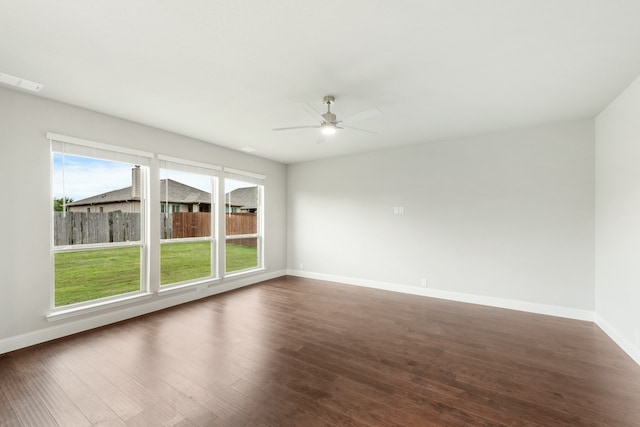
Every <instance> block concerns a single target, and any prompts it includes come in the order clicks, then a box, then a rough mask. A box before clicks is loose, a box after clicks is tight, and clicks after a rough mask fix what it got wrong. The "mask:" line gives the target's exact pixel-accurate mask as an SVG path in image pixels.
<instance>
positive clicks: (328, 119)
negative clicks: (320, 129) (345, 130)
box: [322, 112, 336, 123]
mask: <svg viewBox="0 0 640 427" xmlns="http://www.w3.org/2000/svg"><path fill="white" fill-rule="evenodd" d="M322 117H323V118H324V121H325V122H327V123H335V122H336V115H335V114H333V113H330V112H326V113H324V114H323V115H322Z"/></svg>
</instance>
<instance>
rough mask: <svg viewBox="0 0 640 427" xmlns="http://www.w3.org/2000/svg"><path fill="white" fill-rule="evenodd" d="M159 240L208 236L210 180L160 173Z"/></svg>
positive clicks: (177, 172)
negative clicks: (160, 215)
mask: <svg viewBox="0 0 640 427" xmlns="http://www.w3.org/2000/svg"><path fill="white" fill-rule="evenodd" d="M160 177H161V178H162V179H161V180H160V203H161V206H160V211H161V212H162V218H161V219H162V220H161V221H160V238H161V239H183V238H187V237H209V236H211V235H212V234H211V231H212V230H211V194H212V189H211V177H210V176H207V175H199V174H195V173H190V172H181V171H174V170H170V169H160Z"/></svg>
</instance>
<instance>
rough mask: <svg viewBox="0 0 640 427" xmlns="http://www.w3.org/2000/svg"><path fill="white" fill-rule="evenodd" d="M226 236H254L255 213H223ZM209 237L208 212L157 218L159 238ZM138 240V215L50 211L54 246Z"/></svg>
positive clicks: (247, 242)
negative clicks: (52, 218)
mask: <svg viewBox="0 0 640 427" xmlns="http://www.w3.org/2000/svg"><path fill="white" fill-rule="evenodd" d="M225 226H226V230H227V231H226V233H227V235H236V234H252V233H256V232H257V230H258V228H257V216H256V214H255V213H232V214H225ZM210 235H211V213H210V212H172V213H168V214H166V215H165V214H164V213H163V214H162V215H161V217H160V238H161V239H171V238H174V239H176V238H185V237H203V236H210ZM137 240H140V214H139V213H129V212H121V211H115V212H100V213H98V212H95V213H94V212H92V213H87V212H67V214H66V215H63V213H62V212H54V243H55V245H56V246H65V245H80V244H88V243H110V242H127V241H137ZM233 243H235V244H238V245H244V246H250V247H255V246H256V243H257V239H255V238H254V239H234V240H233Z"/></svg>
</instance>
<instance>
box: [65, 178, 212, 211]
mask: <svg viewBox="0 0 640 427" xmlns="http://www.w3.org/2000/svg"><path fill="white" fill-rule="evenodd" d="M131 176H132V183H133V184H132V185H131V186H129V187H126V188H121V189H119V190H113V191H108V192H106V193H102V194H98V195H96V196H91V197H87V198H86V199H82V200H76V201H74V202H71V203H68V204H67V210H68V211H69V212H114V211H122V212H132V213H133V212H140V169H139V168H133V170H132V171H131ZM167 184H168V188H167ZM160 202H161V206H160V210H161V212H211V194H210V193H208V192H206V191H202V190H199V189H197V188H194V187H191V186H189V185H186V184H183V183H181V182H178V181H174V180H172V179H162V180H160Z"/></svg>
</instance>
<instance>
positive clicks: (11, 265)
mask: <svg viewBox="0 0 640 427" xmlns="http://www.w3.org/2000/svg"><path fill="white" fill-rule="evenodd" d="M46 132H54V133H58V134H63V135H68V136H74V137H79V138H84V139H89V140H94V141H99V142H104V143H109V144H113V145H121V146H124V147H131V148H136V149H141V150H145V151H150V152H156V153H162V154H166V155H170V156H174V157H180V158H184V159H188V160H195V161H203V162H210V163H213V164H218V165H222V166H229V167H233V168H236V169H242V170H247V171H253V172H258V173H263V174H266V175H267V180H266V184H265V194H266V200H265V203H266V205H265V215H266V218H265V241H266V250H265V254H266V259H265V265H266V267H267V269H266V271H265V272H264V273H263V274H259V275H254V276H251V277H245V278H242V279H236V280H227V281H226V282H222V283H221V284H220V285H217V286H216V287H213V288H212V289H210V290H209V291H205V292H201V293H198V294H197V295H196V292H195V290H193V289H192V290H191V291H190V292H187V293H175V294H170V295H163V296H157V295H156V296H154V297H153V298H151V299H149V300H146V301H144V302H142V303H138V304H134V305H132V306H126V307H120V308H118V309H112V310H107V311H101V312H99V313H93V314H88V315H84V316H81V317H77V318H73V319H65V320H58V321H55V322H52V323H49V322H48V321H47V320H46V319H45V315H47V314H48V311H49V304H50V303H49V298H50V296H49V292H50V286H51V268H50V254H49V236H50V228H49V227H50V217H51V203H52V201H51V195H50V177H49V174H50V154H49V143H48V141H47V139H46V137H45V134H46ZM0 144H1V146H2V156H1V159H2V160H0V179H1V182H2V183H3V185H2V200H3V203H2V208H1V209H0V226H1V227H2V244H1V245H0V353H2V352H3V351H8V350H11V349H14V348H16V346H24V345H29V344H33V343H34V342H39V341H41V340H43V339H50V338H55V337H57V336H62V335H65V334H69V333H73V332H77V331H79V330H83V329H87V328H89V327H95V326H99V325H102V324H106V323H109V322H113V321H117V320H122V319H124V318H127V317H131V316H134V315H138V314H142V313H145V312H148V311H150V310H154V309H157V308H161V307H165V306H170V305H172V304H176V303H179V302H183V301H188V300H191V299H194V298H198V297H202V296H204V295H207V294H208V293H215V292H218V291H220V290H224V289H230V288H233V287H235V286H239V285H242V284H247V283H252V282H257V281H260V280H262V279H264V278H268V277H272V276H276V275H282V274H283V273H284V271H285V268H286V167H285V166H284V165H282V164H279V163H276V162H272V161H268V160H264V159H260V158H257V157H254V156H249V155H246V154H244V153H241V152H237V151H233V150H228V149H225V148H222V147H219V146H215V145H213V144H208V143H205V142H201V141H196V140H193V139H190V138H186V137H183V136H180V135H176V134H172V133H169V132H163V131H160V130H157V129H153V128H150V127H146V126H143V125H139V124H135V123H132V122H128V121H125V120H120V119H117V118H113V117H110V116H106V115H103V114H99V113H96V112H92V111H88V110H85V109H82V108H77V107H73V106H69V105H65V104H61V103H58V102H54V101H50V100H46V99H44V98H42V97H38V96H31V95H27V94H23V93H19V92H15V91H11V90H7V89H3V88H0ZM153 232H154V230H152V235H153ZM155 255H156V256H157V250H156V251H155ZM153 256H154V252H152V257H153ZM156 265H157V263H156ZM154 276H155V277H156V279H157V274H155V275H154V274H152V278H153V277H154Z"/></svg>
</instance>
